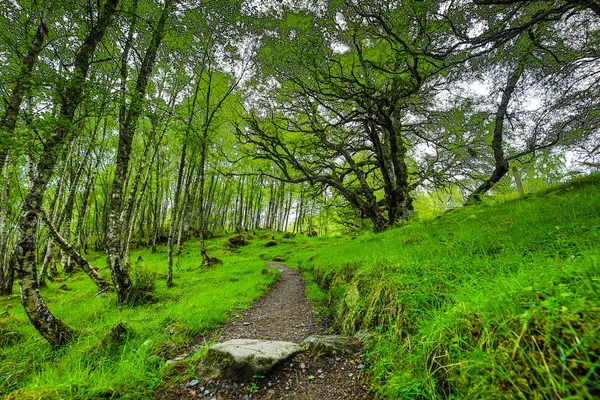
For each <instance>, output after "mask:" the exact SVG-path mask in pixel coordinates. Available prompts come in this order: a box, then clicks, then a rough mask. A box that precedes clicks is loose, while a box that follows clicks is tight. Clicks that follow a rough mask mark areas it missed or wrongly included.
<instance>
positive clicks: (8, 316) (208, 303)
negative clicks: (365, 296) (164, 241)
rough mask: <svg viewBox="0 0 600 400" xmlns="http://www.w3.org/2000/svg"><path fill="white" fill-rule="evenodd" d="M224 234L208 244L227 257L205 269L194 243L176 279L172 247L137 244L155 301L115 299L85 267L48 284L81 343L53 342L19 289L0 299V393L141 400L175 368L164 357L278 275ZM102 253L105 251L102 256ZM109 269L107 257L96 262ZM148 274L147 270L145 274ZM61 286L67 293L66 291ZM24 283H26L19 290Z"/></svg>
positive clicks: (48, 294)
mask: <svg viewBox="0 0 600 400" xmlns="http://www.w3.org/2000/svg"><path fill="white" fill-rule="evenodd" d="M224 241H225V239H224V238H221V239H216V240H215V241H212V242H209V243H208V245H209V251H210V252H211V253H210V254H211V256H216V257H219V258H221V259H223V261H224V264H223V265H218V266H215V267H213V268H210V269H208V270H199V269H198V268H197V266H198V265H199V263H200V258H199V257H198V256H197V255H196V254H186V253H187V252H188V251H190V252H192V253H196V252H198V245H197V244H195V243H194V244H191V245H189V246H188V247H186V248H185V249H184V251H183V253H184V254H183V255H182V256H181V257H180V258H179V259H177V258H176V262H177V261H178V262H179V263H180V264H179V267H177V266H176V267H175V275H174V282H175V287H174V288H172V289H167V288H166V287H165V284H164V273H165V272H166V249H165V248H164V247H160V248H159V251H158V252H157V253H155V254H151V253H150V252H149V251H147V250H136V251H134V252H133V254H132V257H131V259H132V260H138V258H139V257H141V258H140V260H139V261H136V262H135V263H134V264H135V265H136V270H141V271H145V272H144V273H142V275H145V276H146V277H147V276H150V277H151V278H150V279H151V280H155V286H156V290H155V294H156V296H157V300H158V301H157V302H155V303H153V304H146V305H142V306H136V307H117V305H116V299H115V295H114V294H110V295H108V296H106V297H100V296H95V294H96V292H97V290H96V288H95V286H94V285H92V284H91V282H90V281H89V279H88V278H87V277H86V276H85V275H83V274H81V273H79V274H76V275H75V276H74V277H71V278H70V279H68V280H66V281H61V282H54V283H50V284H49V287H48V288H46V289H43V290H42V295H43V296H44V298H45V300H46V302H47V303H48V305H49V307H50V309H51V310H52V311H53V312H54V313H55V315H57V316H59V317H60V318H62V319H64V320H65V321H66V322H67V323H68V324H69V325H70V326H72V327H74V328H76V329H77V330H78V331H79V332H81V334H80V336H79V339H78V341H77V342H75V343H73V344H71V345H69V346H67V347H65V348H63V349H59V350H55V349H52V348H51V347H50V346H48V345H47V343H46V342H45V341H44V340H43V339H41V338H40V337H39V335H38V334H37V332H35V331H34V329H33V327H32V326H31V324H30V323H29V321H27V317H26V316H25V314H24V311H23V309H22V307H21V305H20V304H19V300H18V296H13V297H12V298H11V299H5V298H3V299H0V310H2V311H4V310H6V312H2V313H0V342H1V343H0V361H1V362H0V397H2V396H4V395H7V394H8V393H9V392H11V391H13V390H16V389H22V391H20V392H16V393H13V394H12V397H13V398H19V399H24V398H53V399H55V398H77V399H82V398H100V397H110V396H114V397H119V398H120V397H122V398H142V397H145V396H147V395H149V393H150V391H151V390H152V389H153V388H154V387H155V386H156V385H158V384H159V383H160V382H161V380H162V379H164V377H165V376H166V375H168V374H169V370H170V368H171V367H170V366H167V367H165V366H164V359H165V358H168V357H169V355H170V354H169V353H171V354H173V353H174V352H175V351H176V348H177V347H181V346H182V345H184V344H185V343H187V342H189V340H190V338H191V337H192V336H194V335H198V334H204V333H207V332H209V331H210V330H212V329H215V328H217V327H219V326H220V325H221V324H223V323H224V322H225V321H226V319H227V318H228V317H229V316H230V310H233V309H240V308H247V307H249V306H250V305H251V304H252V302H253V301H254V300H255V299H256V298H258V297H259V296H261V295H262V294H264V293H265V292H266V291H267V290H268V288H269V286H270V285H271V284H272V283H273V282H274V281H275V280H276V279H277V272H276V271H272V273H262V272H263V269H264V268H265V264H264V262H262V261H260V260H258V259H254V260H250V261H249V260H247V259H246V258H245V257H240V256H239V255H238V254H237V253H233V252H230V251H228V250H226V249H225V247H226V246H224V245H223V242H224ZM96 257H100V255H96ZM92 264H93V265H96V266H99V267H100V273H101V274H102V275H106V276H108V271H107V268H106V260H105V257H102V258H98V259H96V260H93V261H92ZM134 277H135V274H134ZM146 279H147V278H146ZM63 284H66V285H67V289H68V290H66V291H64V290H60V289H59V287H60V286H61V285H63ZM17 290H18V289H17ZM118 323H124V325H125V326H126V328H127V329H128V330H129V332H130V333H129V334H127V335H123V337H121V338H120V339H117V340H116V341H115V340H114V339H113V340H110V338H109V332H110V331H111V329H112V328H113V327H115V326H116V325H117V324H118Z"/></svg>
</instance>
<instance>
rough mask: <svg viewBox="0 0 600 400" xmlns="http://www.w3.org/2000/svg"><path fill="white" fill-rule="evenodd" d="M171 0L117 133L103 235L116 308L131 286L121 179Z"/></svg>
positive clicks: (157, 28) (125, 171) (160, 21)
mask: <svg viewBox="0 0 600 400" xmlns="http://www.w3.org/2000/svg"><path fill="white" fill-rule="evenodd" d="M171 5H172V0H167V1H166V2H165V6H164V8H163V11H162V12H161V15H160V18H159V20H158V24H157V27H156V29H155V30H154V33H153V35H152V40H151V42H150V44H149V46H148V49H147V51H146V54H145V56H144V59H143V61H142V66H141V68H140V72H139V75H138V78H137V82H136V87H135V90H134V93H133V98H132V99H131V103H130V105H129V109H128V110H127V116H126V118H125V122H124V123H123V125H122V129H120V132H119V144H118V149H117V159H116V166H115V175H114V178H113V185H112V190H111V195H110V207H109V210H108V217H109V218H108V231H107V235H106V257H107V261H108V265H109V267H110V272H111V276H112V280H113V284H114V287H115V291H116V292H117V299H118V302H119V303H120V304H124V303H127V302H128V301H129V298H130V295H131V293H132V290H133V285H132V282H131V278H130V277H129V273H128V272H127V270H126V269H125V268H124V265H123V263H122V259H121V255H122V248H121V247H122V243H123V241H122V240H121V235H122V221H121V212H122V209H123V190H124V187H125V179H126V177H127V172H128V169H129V160H130V158H131V148H132V142H133V136H134V134H135V130H136V127H137V123H138V120H139V117H140V115H141V113H142V109H143V107H144V104H145V99H144V97H145V95H146V89H147V86H148V82H149V79H150V76H151V75H152V70H153V68H154V64H155V62H156V55H157V53H158V49H159V47H160V44H161V42H162V38H163V34H164V29H165V25H166V22H167V18H168V16H169V14H170V12H171Z"/></svg>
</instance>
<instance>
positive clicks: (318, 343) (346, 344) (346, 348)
mask: <svg viewBox="0 0 600 400" xmlns="http://www.w3.org/2000/svg"><path fill="white" fill-rule="evenodd" d="M302 345H303V346H306V347H307V348H308V350H310V354H311V356H312V357H314V358H320V357H323V356H324V357H331V356H340V355H350V354H355V353H357V352H358V350H359V345H358V341H357V340H356V339H354V338H351V337H347V336H337V335H329V336H324V335H313V336H309V337H307V338H306V339H304V341H303V342H302Z"/></svg>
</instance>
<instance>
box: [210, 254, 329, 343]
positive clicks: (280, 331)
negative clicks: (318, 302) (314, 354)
mask: <svg viewBox="0 0 600 400" xmlns="http://www.w3.org/2000/svg"><path fill="white" fill-rule="evenodd" d="M267 265H268V266H269V267H271V268H277V269H279V273H280V279H279V282H277V283H276V284H275V285H274V286H273V288H272V289H271V291H270V292H269V293H268V294H267V295H266V296H264V297H263V298H261V299H260V300H258V301H257V302H256V303H255V304H254V305H253V306H252V308H251V309H249V310H247V311H244V312H242V315H243V316H242V317H241V318H234V319H233V320H232V321H231V322H230V323H229V324H228V325H227V326H226V327H225V330H224V331H223V333H222V334H221V337H220V338H219V339H218V342H225V341H227V340H231V339H240V338H244V339H262V340H285V341H289V342H298V343H299V342H301V341H303V340H304V339H306V338H307V337H308V336H310V335H311V334H314V333H318V332H321V331H322V330H323V328H322V327H319V326H318V324H317V323H316V321H315V320H314V317H313V314H312V312H311V310H310V305H309V304H308V301H307V300H306V296H305V294H304V279H303V278H302V275H300V274H299V273H298V272H297V271H294V270H293V269H291V268H288V267H286V266H285V265H281V264H271V263H268V264H267Z"/></svg>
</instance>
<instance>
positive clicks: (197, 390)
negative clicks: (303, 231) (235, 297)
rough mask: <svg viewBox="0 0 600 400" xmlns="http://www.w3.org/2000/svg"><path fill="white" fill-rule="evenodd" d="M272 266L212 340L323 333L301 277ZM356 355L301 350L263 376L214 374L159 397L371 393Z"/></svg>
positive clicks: (304, 398) (317, 397)
mask: <svg viewBox="0 0 600 400" xmlns="http://www.w3.org/2000/svg"><path fill="white" fill-rule="evenodd" d="M268 266H269V267H272V268H277V269H279V272H280V280H279V282H277V283H276V284H275V285H274V286H273V288H272V289H271V291H270V292H269V293H268V294H267V295H265V296H264V297H262V298H261V299H260V300H258V301H257V302H256V303H255V304H254V305H253V306H252V307H251V308H250V309H248V310H244V311H241V312H240V315H238V316H237V317H235V318H233V319H232V320H231V321H230V322H229V323H228V324H227V325H226V327H225V328H224V330H223V332H222V334H221V335H220V337H219V338H218V339H217V342H225V341H227V340H231V339H261V340H284V341H291V342H296V343H300V342H302V341H303V340H304V339H306V338H307V337H308V336H310V335H313V334H320V333H323V331H324V330H325V327H324V326H322V325H320V324H319V323H318V322H317V321H316V319H315V317H314V315H313V313H312V311H311V309H310V304H309V303H308V301H307V300H306V295H305V292H304V287H305V283H304V279H303V278H302V275H300V274H299V273H298V272H297V271H295V270H293V269H291V268H288V267H286V266H285V265H282V264H272V263H268ZM364 368H365V365H364V363H363V361H362V359H361V356H360V355H355V356H346V357H336V358H324V359H321V360H314V359H312V358H311V357H310V356H309V354H308V352H302V353H300V354H298V355H296V356H295V357H293V358H292V359H290V360H288V361H286V362H284V363H283V364H282V365H280V366H278V367H276V368H275V370H274V371H273V372H272V373H271V374H270V375H268V376H264V377H263V376H260V377H255V378H254V379H252V381H249V382H231V381H227V380H219V381H213V382H208V383H198V382H197V381H191V382H188V383H187V384H183V385H176V386H175V387H173V388H172V391H170V392H169V393H163V395H162V396H159V398H162V399H175V398H177V399H212V400H233V399H298V400H333V399H348V400H352V399H357V400H358V399H361V400H367V399H372V398H373V396H372V395H371V394H370V393H368V388H369V387H368V384H367V382H366V376H365V375H364Z"/></svg>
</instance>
